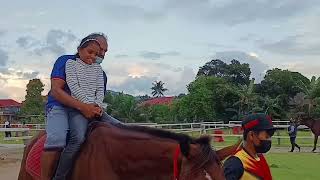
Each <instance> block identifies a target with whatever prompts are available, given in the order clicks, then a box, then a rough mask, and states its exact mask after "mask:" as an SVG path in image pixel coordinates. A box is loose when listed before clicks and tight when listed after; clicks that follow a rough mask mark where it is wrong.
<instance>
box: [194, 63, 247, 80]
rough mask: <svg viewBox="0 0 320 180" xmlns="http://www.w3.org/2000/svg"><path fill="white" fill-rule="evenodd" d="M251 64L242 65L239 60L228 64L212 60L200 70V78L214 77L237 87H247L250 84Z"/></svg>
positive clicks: (198, 74)
mask: <svg viewBox="0 0 320 180" xmlns="http://www.w3.org/2000/svg"><path fill="white" fill-rule="evenodd" d="M250 74H251V71H250V67H249V64H247V63H243V64H241V63H240V62H239V61H237V60H232V61H231V63H230V64H227V63H225V62H223V61H221V60H219V59H215V60H211V61H210V62H207V63H206V64H205V65H204V66H202V67H200V68H199V71H198V73H197V77H198V76H214V77H220V78H224V79H226V80H227V81H229V82H231V83H233V84H236V85H245V84H247V85H248V84H249V83H250Z"/></svg>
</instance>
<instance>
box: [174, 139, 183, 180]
mask: <svg viewBox="0 0 320 180" xmlns="http://www.w3.org/2000/svg"><path fill="white" fill-rule="evenodd" d="M180 153H181V149H180V145H178V146H177V147H176V149H175V151H174V154H173V180H179V156H180Z"/></svg>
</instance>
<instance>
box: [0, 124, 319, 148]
mask: <svg viewBox="0 0 320 180" xmlns="http://www.w3.org/2000/svg"><path fill="white" fill-rule="evenodd" d="M273 123H274V124H275V125H274V126H275V127H278V128H283V129H286V128H287V127H288V123H289V121H273ZM127 124H128V125H141V126H148V127H154V128H161V129H166V130H170V131H174V132H184V133H186V132H198V133H200V134H206V133H207V132H208V131H209V132H210V133H211V132H212V130H218V129H220V130H222V129H230V128H234V127H240V126H241V121H230V122H229V124H224V123H223V122H222V121H218V122H201V123H173V124H157V123H127ZM3 125H4V124H0V127H3ZM11 126H12V128H0V133H1V132H15V133H16V135H15V137H5V138H4V140H20V139H21V140H23V141H24V143H26V140H27V139H30V138H31V136H30V135H29V134H30V133H29V132H30V131H39V130H44V129H45V124H25V125H22V124H11ZM306 128H308V127H306V126H299V129H306ZM18 132H20V133H21V136H18V135H17V134H18ZM211 135H212V136H220V137H221V136H222V137H241V136H242V135H238V134H233V133H231V130H230V131H229V134H211ZM273 138H277V139H278V143H279V144H280V139H286V138H289V137H288V136H279V134H277V135H275V136H274V137H273ZM298 138H305V139H309V138H313V137H312V136H310V137H299V136H298Z"/></svg>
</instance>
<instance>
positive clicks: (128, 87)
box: [110, 76, 157, 95]
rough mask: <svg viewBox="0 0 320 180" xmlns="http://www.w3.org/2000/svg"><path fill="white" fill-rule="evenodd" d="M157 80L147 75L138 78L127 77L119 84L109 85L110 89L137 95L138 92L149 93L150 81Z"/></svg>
mask: <svg viewBox="0 0 320 180" xmlns="http://www.w3.org/2000/svg"><path fill="white" fill-rule="evenodd" d="M155 80H157V78H156V77H147V76H142V77H140V78H132V77H128V78H127V79H126V80H125V81H124V82H123V83H122V84H121V85H119V86H110V88H111V89H112V90H116V91H124V92H126V93H129V94H133V95H138V94H145V93H147V94H150V92H151V90H150V88H151V86H152V82H154V81H155Z"/></svg>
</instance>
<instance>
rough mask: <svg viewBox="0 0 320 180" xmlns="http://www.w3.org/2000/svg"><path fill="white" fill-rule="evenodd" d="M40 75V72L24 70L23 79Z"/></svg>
mask: <svg viewBox="0 0 320 180" xmlns="http://www.w3.org/2000/svg"><path fill="white" fill-rule="evenodd" d="M38 75H39V72H23V73H22V75H21V79H34V78H36V77H37V76H38Z"/></svg>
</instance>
